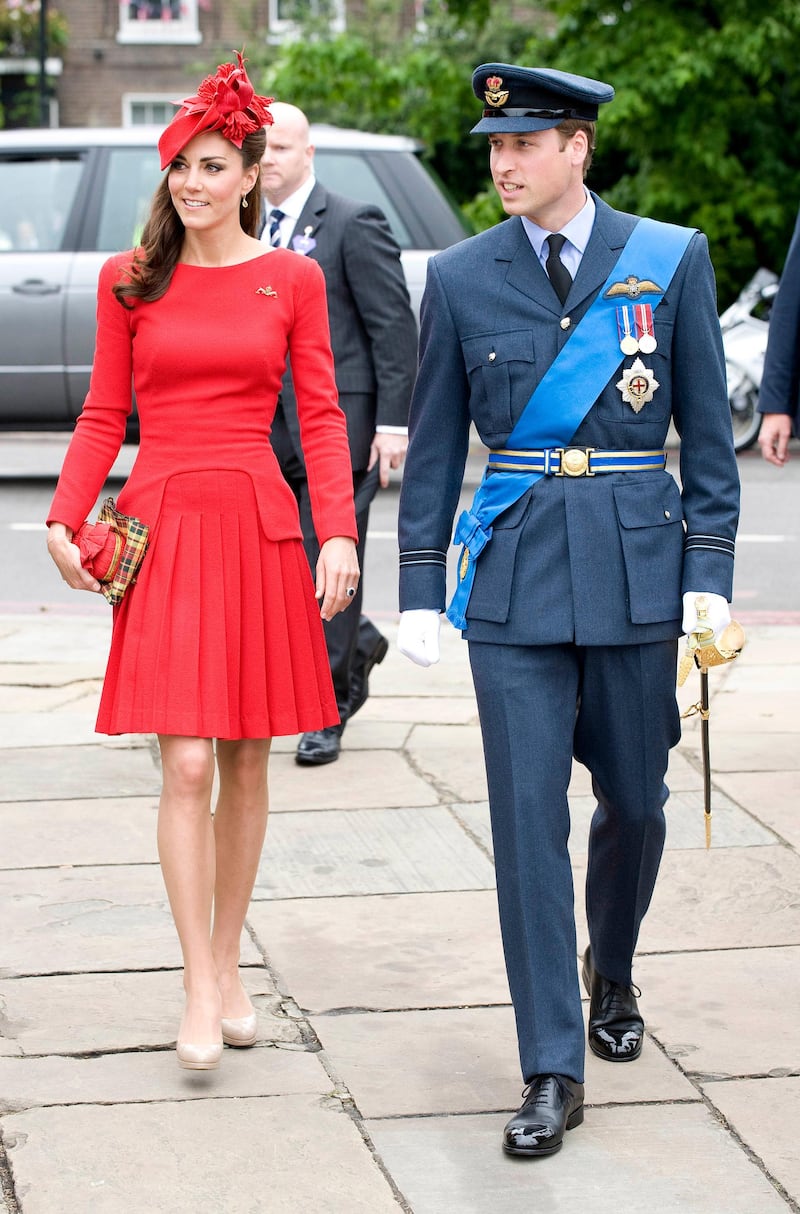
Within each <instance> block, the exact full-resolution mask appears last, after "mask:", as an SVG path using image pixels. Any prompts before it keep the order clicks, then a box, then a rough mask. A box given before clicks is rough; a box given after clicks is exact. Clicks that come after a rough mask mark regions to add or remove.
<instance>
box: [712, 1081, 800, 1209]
mask: <svg viewBox="0 0 800 1214" xmlns="http://www.w3.org/2000/svg"><path fill="white" fill-rule="evenodd" d="M703 1091H704V1092H705V1094H706V1096H708V1099H709V1100H710V1101H711V1102H712V1104H713V1105H714V1106H715V1107H716V1108H718V1109H719V1111H720V1112H721V1113H722V1115H723V1117H725V1118H726V1120H727V1121H728V1122H729V1123H730V1125H731V1127H732V1128H733V1130H734V1131H735V1132H736V1133H737V1134H738V1135H739V1136H740V1137H741V1138H742V1140H743V1141H744V1142H746V1143H747V1145H748V1146H749V1147H750V1148H751V1149H752V1150H753V1151H754V1152H755V1154H756V1155H757V1156H758V1158H759V1159H760V1160H762V1161H763V1163H764V1166H765V1167H766V1169H767V1171H768V1172H769V1174H770V1175H771V1176H773V1177H774V1178H775V1180H777V1181H778V1183H779V1184H781V1185H783V1187H784V1189H785V1190H786V1192H787V1193H788V1195H789V1197H790V1198H791V1199H792V1200H793V1201H794V1202H795V1203H798V1204H800V1153H798V1150H797V1127H798V1125H800V1079H798V1078H794V1077H793V1078H783V1079H739V1080H735V1081H733V1082H730V1083H705V1084H703ZM793 1208H795V1209H796V1205H795V1206H794V1207H793Z"/></svg>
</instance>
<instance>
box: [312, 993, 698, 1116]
mask: <svg viewBox="0 0 800 1214" xmlns="http://www.w3.org/2000/svg"><path fill="white" fill-rule="evenodd" d="M586 1007H587V1005H586V1004H584V1013H585V1011H586ZM311 1023H312V1025H313V1027H314V1029H315V1030H316V1033H317V1036H318V1037H319V1039H320V1041H321V1042H322V1046H323V1049H324V1050H325V1054H326V1057H327V1058H328V1059H329V1060H330V1063H331V1065H332V1067H333V1071H334V1074H337V1075H339V1076H341V1077H342V1078H343V1079H344V1081H345V1082H346V1083H347V1087H348V1089H349V1090H350V1092H351V1093H352V1095H353V1098H354V1100H355V1102H356V1105H357V1106H358V1109H359V1111H360V1113H361V1114H362V1116H363V1117H367V1118H370V1117H401V1116H422V1115H425V1116H430V1115H434V1114H444V1113H458V1114H459V1115H461V1114H463V1113H481V1112H486V1111H487V1110H496V1109H504V1110H507V1112H508V1114H510V1112H512V1111H513V1110H514V1109H516V1108H517V1107H518V1106H519V1104H520V1103H521V1095H520V1094H521V1092H522V1088H523V1086H524V1082H523V1080H522V1078H521V1076H520V1071H519V1062H518V1057H517V1045H516V1041H517V1039H516V1032H515V1027H514V1013H513V1010H512V1008H511V1007H510V1006H507V1007H482V1008H475V1007H470V1008H444V1009H439V1008H436V1009H428V1010H425V1011H403V1012H384V1013H376V1012H369V1013H355V1014H352V1015H344V1016H314V1017H312V1019H311ZM587 1053H588V1052H587ZM399 1075H402V1082H401V1083H398V1082H397V1077H398V1076H399ZM586 1094H587V1100H589V1101H593V1102H594V1103H602V1104H631V1103H636V1104H638V1103H647V1102H652V1101H656V1102H660V1103H661V1102H666V1101H675V1100H689V1101H691V1100H699V1099H700V1097H699V1095H698V1093H697V1091H696V1089H695V1088H694V1087H693V1085H692V1084H691V1083H690V1082H689V1080H688V1079H686V1078H685V1077H684V1076H683V1075H682V1074H681V1073H680V1071H679V1070H678V1068H677V1067H676V1066H675V1065H674V1064H673V1063H672V1062H670V1061H669V1059H667V1058H665V1056H664V1055H663V1054H662V1053H661V1051H660V1050H659V1049H658V1048H657V1047H656V1046H655V1045H654V1044H653V1043H652V1042H645V1046H644V1049H643V1050H642V1054H641V1057H640V1058H639V1060H638V1061H637V1064H636V1066H610V1065H609V1064H608V1063H604V1062H601V1061H600V1059H598V1058H595V1057H594V1056H593V1055H592V1054H588V1056H587V1060H586Z"/></svg>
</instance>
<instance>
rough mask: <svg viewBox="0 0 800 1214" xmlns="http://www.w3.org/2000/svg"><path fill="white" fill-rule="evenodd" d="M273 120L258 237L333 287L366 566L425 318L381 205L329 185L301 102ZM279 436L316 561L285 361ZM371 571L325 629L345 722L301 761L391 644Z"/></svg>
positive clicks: (310, 736)
mask: <svg viewBox="0 0 800 1214" xmlns="http://www.w3.org/2000/svg"><path fill="white" fill-rule="evenodd" d="M270 113H271V115H272V117H273V122H272V125H271V126H270V127H269V129H268V131H267V149H266V152H265V154H264V159H263V160H262V162H261V188H262V191H263V194H264V201H265V209H266V216H265V225H264V230H263V232H262V237H261V238H262V240H264V241H266V242H267V243H270V244H272V245H282V246H285V247H287V248H290V249H294V251H295V252H296V253H298V254H300V255H302V256H305V257H313V258H314V259H315V260H316V261H318V262H319V264H320V265H321V266H322V269H323V272H324V274H325V282H326V285H327V291H328V313H329V317H330V327H331V346H332V348H333V358H334V363H335V368H336V383H337V387H338V389H339V404H340V405H341V407H342V409H343V411H344V413H345V416H346V418H347V432H348V436H349V440H350V454H351V458H352V465H353V489H354V492H355V501H356V521H357V524H358V534H359V545H358V559H359V562H360V565H361V568H362V570H363V568H364V545H365V542H366V534H367V523H368V519H369V506H370V502H371V500H372V497H373V496H374V494H375V492H376V489H377V486H378V483H380V485H381V486H382V487H383V488H385V487H386V486H387V485H388V484H389V471H390V469H391V468H399V467H400V465H401V463H402V461H403V458H404V456H405V451H406V446H407V444H408V437H407V435H408V429H407V426H408V405H409V400H410V397H411V389H412V387H413V383H414V374H415V371H416V355H417V326H416V321H415V319H414V315H413V312H412V311H411V305H410V302H409V297H408V291H407V289H406V284H405V277H404V275H403V268H402V265H401V263H400V250H399V248H398V246H397V242H396V241H395V239H394V237H393V235H392V233H391V229H390V228H389V224H388V223H387V221H386V218H385V216H384V215H383V213H382V211H380V210H379V209H378V207H376V206H372V205H370V204H368V203H364V202H358V201H355V200H353V199H352V198H346V197H345V196H344V195H342V194H335V193H333V192H332V191H331V190H326V189H325V187H324V186H322V185H321V184H320V183H319V182H317V181H316V180H315V178H314V148H313V145H312V144H311V141H310V132H309V125H308V120H307V118H306V116H305V114H304V113H303V112H302V110H299V109H298V108H297V107H296V106H293V105H288V104H286V103H285V102H275V103H274V104H273V105H272V106H271V107H270ZM272 442H273V447H274V449H275V452H276V454H277V456H278V460H279V461H280V464H281V468H282V471H283V474H284V476H285V477H286V479H287V480H288V481H289V484H290V485H291V486H292V488H293V490H294V492H295V494H296V496H297V500H298V504H299V507H300V520H301V523H302V526H303V535H304V537H305V545H306V552H307V554H308V559H309V561H310V563H311V568H312V570H313V569H314V567H315V565H316V561H317V555H318V552H319V548H318V544H317V539H316V535H315V534H314V527H313V523H312V519H311V510H310V504H309V498H308V483H307V480H306V474H305V467H304V464H303V455H302V449H301V445H300V433H299V425H298V420H297V410H296V406H295V396H294V388H293V386H292V376H291V368H289V370H288V371H287V374H286V377H285V379H284V383H283V389H282V391H281V397H280V401H279V404H278V411H277V413H276V416H275V423H274V426H273V433H272ZM363 586H364V580H363V577H362V579H361V581H360V583H359V586H358V589H357V592H356V596H355V599H354V600H353V603H352V605H351V607H350V609H349V610H348V611H343V612H341V613H340V614H339V615H338V616H337V617H336V618H335V619H334V620H329V621H326V623H325V639H326V641H327V645H328V656H329V658H330V663H331V673H332V675H333V685H334V690H335V692H336V701H337V704H338V706H339V715H340V717H341V724H340V725H337V726H332V727H330V728H328V729H322V730H316V731H314V732H313V733H306V734H304V735H303V737H302V738H301V739H300V743H299V745H298V748H297V755H296V758H297V762H298V763H301V764H304V765H318V764H321V763H330V762H332V761H333V760H335V759H337V758H338V757H339V748H340V740H341V735H342V731H343V730H344V727H345V724H346V723H347V721H348V720H349V719H350V717H352V716H353V715H354V713H356V712H357V711H358V710H359V708H361V707H362V705H363V703H364V701H365V700H366V698H367V694H368V678H369V673H370V670H371V669H372V667H373V666H374V665H375V663H376V662H380V661H382V660H383V658H384V656H385V654H386V651H387V648H388V644H387V641H386V638H385V637H383V636H382V635H381V633H380V632H379V631H378V629H377V628H376V627H375V625H374V624H373V623H372V621H371V620H369V619H368V618H367V617H366V616H365V615H362V613H361V602H362V595H363Z"/></svg>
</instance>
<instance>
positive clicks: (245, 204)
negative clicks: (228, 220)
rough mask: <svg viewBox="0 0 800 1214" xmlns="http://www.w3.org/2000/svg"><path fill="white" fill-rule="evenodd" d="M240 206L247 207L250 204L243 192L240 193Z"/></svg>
mask: <svg viewBox="0 0 800 1214" xmlns="http://www.w3.org/2000/svg"><path fill="white" fill-rule="evenodd" d="M242 206H243V207H249V206H250V203H249V202H248V201H247V198H246V196H245V195H244V194H242Z"/></svg>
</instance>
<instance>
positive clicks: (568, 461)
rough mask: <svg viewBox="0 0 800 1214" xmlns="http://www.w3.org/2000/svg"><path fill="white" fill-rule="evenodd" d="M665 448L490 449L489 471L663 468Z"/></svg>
mask: <svg viewBox="0 0 800 1214" xmlns="http://www.w3.org/2000/svg"><path fill="white" fill-rule="evenodd" d="M666 465H667V453H666V451H600V450H599V449H598V448H597V447H547V448H545V449H544V450H542V451H511V450H509V449H508V448H505V447H502V448H500V450H498V451H490V452H489V458H488V460H487V462H486V469H487V471H488V472H539V473H541V474H542V476H596V475H597V474H598V473H599V472H649V471H650V470H651V469H653V468H655V469H664V468H665V467H666Z"/></svg>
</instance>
